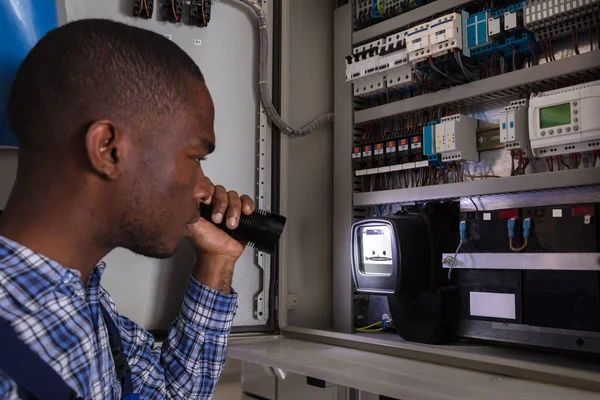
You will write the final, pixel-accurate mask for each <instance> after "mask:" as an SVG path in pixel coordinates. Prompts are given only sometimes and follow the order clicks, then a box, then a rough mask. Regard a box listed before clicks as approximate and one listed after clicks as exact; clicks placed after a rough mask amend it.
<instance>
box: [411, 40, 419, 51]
mask: <svg viewBox="0 0 600 400" xmlns="http://www.w3.org/2000/svg"><path fill="white" fill-rule="evenodd" d="M412 47H413V49H415V50H420V49H421V41H420V40H419V41H418V42H412Z"/></svg>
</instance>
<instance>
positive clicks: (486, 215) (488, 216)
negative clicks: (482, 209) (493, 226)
mask: <svg viewBox="0 0 600 400" xmlns="http://www.w3.org/2000/svg"><path fill="white" fill-rule="evenodd" d="M483 220H484V221H491V220H492V213H483Z"/></svg>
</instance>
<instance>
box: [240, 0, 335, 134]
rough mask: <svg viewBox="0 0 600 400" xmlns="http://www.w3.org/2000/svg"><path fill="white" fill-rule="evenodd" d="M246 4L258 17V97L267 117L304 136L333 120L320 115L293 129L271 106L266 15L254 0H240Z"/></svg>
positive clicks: (284, 128) (327, 116) (284, 129)
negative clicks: (268, 80) (268, 81)
mask: <svg viewBox="0 0 600 400" xmlns="http://www.w3.org/2000/svg"><path fill="white" fill-rule="evenodd" d="M241 1H242V2H243V3H245V4H246V5H248V6H250V8H252V11H254V13H255V14H256V18H257V19H258V30H259V35H260V61H259V81H258V86H259V88H260V98H261V100H262V103H263V107H264V108H265V112H266V114H267V117H268V118H269V119H270V120H271V121H272V122H273V123H274V124H275V125H276V126H277V127H278V128H279V129H280V130H281V133H283V134H285V135H288V136H306V135H308V134H309V133H311V132H313V131H314V130H316V129H317V128H319V127H321V126H322V125H325V124H328V123H330V122H332V121H333V113H329V114H324V115H321V116H320V117H319V118H317V119H315V120H314V121H312V122H310V123H309V124H308V125H306V126H304V127H303V128H300V129H295V128H292V127H291V126H289V125H288V124H287V123H286V122H285V121H284V120H283V119H281V117H280V116H279V114H278V113H277V111H276V110H275V107H273V101H272V100H271V94H270V91H269V85H268V83H267V75H268V61H269V36H268V31H267V16H266V15H265V12H264V10H263V9H262V7H261V6H260V4H258V3H257V2H256V1H254V0H241Z"/></svg>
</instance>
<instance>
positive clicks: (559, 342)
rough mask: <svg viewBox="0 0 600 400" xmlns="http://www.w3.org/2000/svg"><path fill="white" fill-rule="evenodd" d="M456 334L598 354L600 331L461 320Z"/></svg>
mask: <svg viewBox="0 0 600 400" xmlns="http://www.w3.org/2000/svg"><path fill="white" fill-rule="evenodd" d="M458 334H459V335H460V336H461V337H466V338H473V339H482V340H492V341H498V342H504V343H516V344H519V345H529V346H543V347H548V348H554V349H562V350H569V351H574V352H583V353H595V354H600V332H588V331H572V330H568V329H554V328H543V327H539V326H528V325H520V324H510V323H501V322H490V321H475V320H463V321H461V323H460V325H459V328H458Z"/></svg>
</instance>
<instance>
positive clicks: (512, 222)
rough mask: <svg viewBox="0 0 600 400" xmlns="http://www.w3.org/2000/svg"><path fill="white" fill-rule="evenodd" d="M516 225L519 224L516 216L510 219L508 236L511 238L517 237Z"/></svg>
mask: <svg viewBox="0 0 600 400" xmlns="http://www.w3.org/2000/svg"><path fill="white" fill-rule="evenodd" d="M515 226H517V220H516V219H514V218H511V219H509V220H508V237H509V238H514V237H515Z"/></svg>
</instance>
